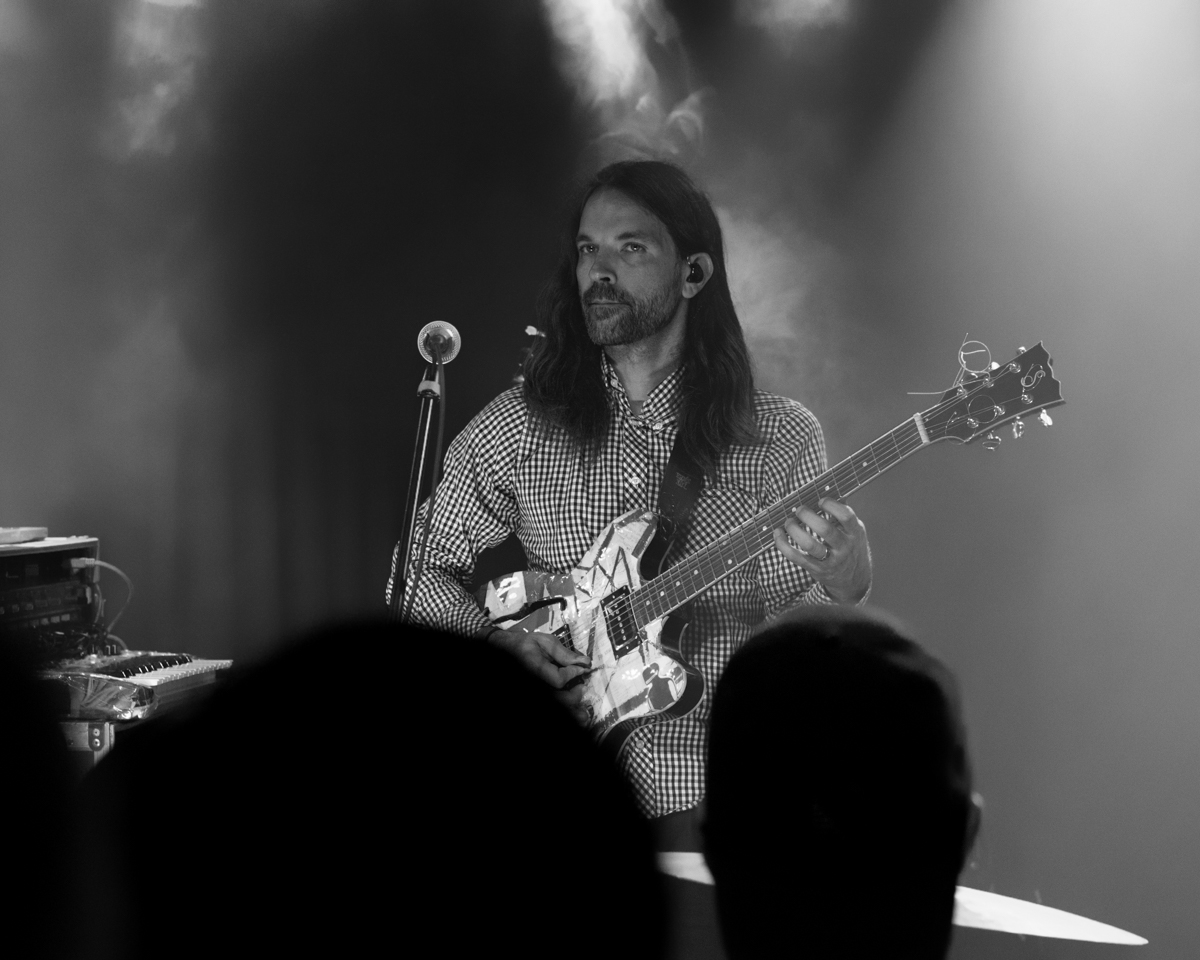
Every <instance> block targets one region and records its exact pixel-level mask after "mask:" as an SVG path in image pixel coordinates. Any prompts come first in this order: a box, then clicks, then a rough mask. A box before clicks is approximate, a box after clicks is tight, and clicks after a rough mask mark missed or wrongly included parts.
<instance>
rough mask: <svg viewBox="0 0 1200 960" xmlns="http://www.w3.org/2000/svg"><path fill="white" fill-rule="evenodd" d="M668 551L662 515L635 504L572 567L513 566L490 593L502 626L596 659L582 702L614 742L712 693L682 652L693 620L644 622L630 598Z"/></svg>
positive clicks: (491, 609) (601, 733) (596, 728)
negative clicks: (646, 567)
mask: <svg viewBox="0 0 1200 960" xmlns="http://www.w3.org/2000/svg"><path fill="white" fill-rule="evenodd" d="M663 552H665V551H664V550H663V549H662V540H661V534H659V519H658V517H657V516H656V515H655V514H653V513H650V512H648V511H639V510H634V511H631V512H630V513H627V514H625V515H624V516H621V517H618V518H617V519H616V520H614V521H613V522H612V523H611V524H609V525H608V527H606V528H605V530H604V532H603V533H602V534H601V535H600V536H599V538H597V540H596V542H595V543H594V544H592V546H591V548H590V549H589V550H588V552H587V553H586V554H584V557H583V559H582V560H581V561H580V562H579V565H578V566H577V567H576V568H575V569H574V570H572V571H571V573H569V574H546V573H532V572H529V571H522V572H520V573H511V574H507V575H505V576H503V577H498V578H497V579H495V580H492V581H491V582H490V583H488V584H487V585H486V587H485V588H484V591H485V592H484V596H483V597H481V599H482V600H483V604H484V609H485V611H486V613H487V615H488V618H489V619H491V620H492V622H494V623H496V624H497V625H498V626H501V627H503V628H504V629H506V630H513V631H518V632H525V633H548V634H552V635H553V636H555V637H557V638H558V639H559V641H560V642H561V643H562V644H563V645H564V646H566V647H568V648H570V649H572V650H575V651H578V652H579V653H582V654H584V655H585V656H587V657H589V658H590V659H591V661H592V670H591V672H590V673H588V674H586V675H585V676H584V677H583V678H582V681H581V685H582V686H583V705H584V708H585V709H586V710H587V711H588V723H589V726H590V727H591V728H592V731H593V732H594V733H595V734H596V737H597V739H598V740H601V741H604V742H605V744H606V746H609V747H612V748H614V749H615V750H620V749H621V747H622V746H623V745H624V743H625V741H626V740H627V739H628V737H629V735H630V734H631V733H632V732H633V731H634V730H635V729H637V727H639V726H641V725H642V724H643V723H646V722H649V721H650V720H651V719H655V720H659V719H663V720H665V719H672V718H676V717H682V716H686V715H687V714H688V713H690V712H691V711H692V710H694V709H695V708H696V705H697V704H698V703H699V702H700V700H701V698H702V697H703V696H704V677H703V675H701V674H700V672H699V671H698V670H696V669H695V668H694V667H692V666H691V664H689V663H688V662H687V661H686V660H685V659H684V658H683V656H682V654H681V653H680V652H679V641H680V638H681V637H682V635H683V630H684V628H685V627H686V624H685V623H684V622H683V621H682V620H680V618H678V617H664V618H662V619H659V620H654V621H652V622H650V623H648V624H646V625H645V626H643V627H641V628H638V627H637V626H636V625H635V624H634V623H633V618H632V616H631V615H630V614H629V612H628V604H627V603H625V605H624V606H623V605H622V601H623V600H624V598H625V597H626V596H628V594H630V593H631V592H632V591H634V590H636V589H637V588H638V587H640V586H641V584H642V577H643V574H642V569H641V564H642V561H643V558H646V557H647V556H649V557H654V556H660V557H661V555H662V554H663ZM654 572H655V571H647V573H648V575H650V576H653V574H654Z"/></svg>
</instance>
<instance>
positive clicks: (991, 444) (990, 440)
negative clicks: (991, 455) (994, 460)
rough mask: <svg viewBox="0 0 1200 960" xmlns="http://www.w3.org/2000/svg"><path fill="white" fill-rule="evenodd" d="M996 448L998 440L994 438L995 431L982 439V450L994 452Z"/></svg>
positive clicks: (998, 443)
mask: <svg viewBox="0 0 1200 960" xmlns="http://www.w3.org/2000/svg"><path fill="white" fill-rule="evenodd" d="M998 446H1000V438H999V437H998V436H996V433H995V431H992V432H991V433H989V434H988V435H987V436H986V437H984V438H983V449H984V450H995V449H996V448H997V447H998Z"/></svg>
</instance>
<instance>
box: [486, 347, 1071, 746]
mask: <svg viewBox="0 0 1200 960" xmlns="http://www.w3.org/2000/svg"><path fill="white" fill-rule="evenodd" d="M1059 386H1060V384H1059V382H1058V381H1057V380H1055V379H1054V372H1053V370H1052V368H1051V359H1050V356H1049V355H1048V354H1047V353H1046V350H1045V348H1044V347H1043V346H1042V345H1041V344H1040V343H1039V344H1038V345H1037V346H1035V347H1033V348H1032V349H1030V350H1024V349H1022V351H1021V352H1020V353H1019V354H1018V355H1017V356H1016V357H1014V358H1013V359H1012V360H1011V361H1009V362H1008V363H1006V364H1004V365H1003V366H1001V365H1000V364H992V365H991V366H990V367H989V369H988V370H987V371H986V372H983V373H981V374H978V375H975V376H972V377H970V378H968V379H964V380H962V381H961V382H959V383H958V384H957V385H956V386H954V387H953V388H951V389H950V390H947V391H945V392H944V393H943V394H942V397H941V400H940V402H938V403H937V404H935V405H934V406H932V407H930V408H929V409H928V410H925V411H923V412H922V413H918V414H914V415H913V417H912V418H911V419H909V420H906V421H904V423H902V424H900V426H898V427H896V428H895V429H894V430H891V431H890V432H888V433H885V434H884V435H883V436H882V437H880V438H879V439H878V440H876V441H874V442H873V443H871V444H868V445H867V446H866V447H863V448H862V449H861V450H859V451H858V452H857V453H855V454H853V455H852V456H850V457H847V458H846V459H845V460H843V461H842V462H841V463H839V464H837V465H836V466H835V467H833V468H832V469H829V470H826V471H825V472H824V473H823V474H821V475H820V476H819V477H817V478H816V479H815V480H813V481H811V482H810V483H808V484H806V485H805V486H804V487H802V488H801V489H800V490H797V491H795V492H794V493H791V494H789V495H788V496H786V497H784V498H783V499H782V500H780V501H779V502H778V503H776V504H774V505H773V506H771V507H768V508H767V509H766V510H763V511H762V512H761V513H758V514H756V515H755V516H753V517H751V518H750V519H749V520H747V521H746V522H745V523H743V524H741V525H740V526H738V527H736V528H734V529H733V530H731V531H730V532H729V533H727V534H725V535H724V536H723V537H721V538H720V539H719V540H716V541H715V542H713V543H711V544H709V545H708V546H706V547H704V548H703V549H701V550H699V551H697V552H696V553H694V554H692V555H691V556H690V557H686V558H684V559H683V560H680V561H679V562H678V563H676V564H675V565H674V566H673V567H671V568H670V569H669V570H666V571H664V572H662V573H659V572H658V570H657V569H653V568H654V567H656V563H654V562H653V558H654V557H655V556H659V557H661V556H662V551H661V550H660V549H659V547H658V544H657V540H658V538H659V537H661V536H662V532H663V531H662V527H663V525H662V524H661V523H660V518H659V517H658V516H657V515H656V514H654V513H651V512H649V511H640V510H633V511H631V512H629V513H627V514H625V515H624V516H621V517H618V518H617V519H616V520H614V521H613V522H612V523H611V524H610V525H609V526H608V527H607V528H606V530H605V531H604V532H603V533H601V534H600V536H599V537H598V538H597V539H596V542H595V543H594V544H593V545H592V547H591V548H590V549H589V550H588V552H587V553H586V554H585V555H584V557H583V559H582V560H580V562H579V565H578V566H577V567H576V568H575V569H574V570H573V571H572V572H571V573H569V574H546V573H534V572H529V571H525V572H521V573H514V574H509V575H507V576H504V577H500V578H497V579H495V580H492V581H491V582H490V583H489V584H486V585H485V586H484V587H483V588H482V590H481V591H480V600H481V602H482V604H483V606H484V609H485V611H486V613H487V615H488V617H489V618H490V619H491V620H492V622H493V623H495V624H496V625H497V626H499V627H502V628H504V629H506V630H513V631H521V632H524V633H548V634H552V635H554V636H555V637H557V638H558V639H559V641H560V642H561V643H562V644H563V645H564V646H567V647H569V648H570V649H573V650H575V651H577V652H579V653H582V654H585V655H586V656H587V657H588V658H589V659H590V660H591V663H592V669H591V670H590V671H589V672H588V673H586V674H584V675H583V676H582V677H581V678H580V679H579V681H578V682H579V684H580V685H581V686H582V687H583V708H584V710H586V711H587V714H588V718H589V724H590V726H591V728H592V731H593V733H594V734H595V735H596V737H597V739H599V740H605V741H607V744H608V745H609V746H610V747H612V748H613V750H614V751H619V750H620V749H621V748H622V746H623V745H624V744H625V742H626V741H627V739H628V737H629V735H630V734H631V733H632V732H633V731H634V730H635V729H636V728H637V727H638V726H640V725H642V724H645V723H648V722H653V721H655V720H666V719H674V718H678V717H682V716H686V715H687V714H688V713H690V712H691V711H692V710H694V709H695V707H696V705H697V704H698V703H700V700H701V697H702V695H703V691H704V677H703V675H702V674H701V673H700V672H699V671H698V670H696V669H695V668H694V667H692V666H691V664H689V663H688V662H687V660H686V659H684V657H683V654H682V653H680V649H681V647H680V643H681V638H682V636H683V630H684V628H685V625H684V624H682V623H680V622H679V619H678V618H677V617H671V616H670V615H671V614H672V613H674V612H675V611H677V610H679V608H680V607H682V606H684V605H685V604H686V603H688V602H689V601H691V600H692V599H693V598H694V597H696V596H699V595H700V594H701V593H703V592H704V591H705V590H707V589H708V588H709V587H711V586H712V585H713V584H715V583H716V582H717V581H719V580H721V579H723V578H724V577H726V576H728V575H729V574H731V573H733V572H734V571H735V570H737V569H738V568H739V567H741V566H743V565H744V564H746V563H749V562H750V561H751V560H753V559H754V558H755V557H757V556H758V555H759V554H760V553H762V552H763V551H764V550H766V549H768V548H769V547H771V546H772V545H773V544H774V531H775V530H776V529H778V528H780V527H782V526H783V523H784V521H785V520H787V519H788V518H789V517H791V516H793V510H795V509H796V508H797V507H800V506H807V507H809V508H810V509H812V510H814V511H816V510H819V509H820V507H819V502H820V501H821V500H822V499H824V498H826V497H829V498H833V499H836V500H844V499H845V498H846V497H848V496H849V495H850V494H852V493H854V491H856V490H858V489H859V488H860V487H862V486H863V485H864V484H867V483H869V482H870V481H872V480H874V479H875V478H876V477H877V476H879V475H880V474H881V473H883V472H884V471H885V470H888V469H890V468H891V467H894V466H895V465H896V464H898V463H899V462H900V461H901V460H904V459H905V458H907V457H909V456H911V455H912V454H914V453H916V452H917V451H918V450H920V449H922V448H923V447H927V446H929V445H930V444H933V443H936V442H937V441H939V440H953V441H955V442H956V443H969V442H970V441H972V440H975V439H977V438H979V437H982V436H984V435H985V434H986V435H987V439H986V440H985V441H984V445H985V446H990V445H991V441H992V440H995V442H996V443H999V439H998V438H996V436H995V433H994V429H995V428H996V427H999V426H1001V425H1002V424H1004V423H1007V422H1009V421H1010V420H1015V419H1016V418H1017V417H1018V416H1020V415H1022V414H1030V413H1033V412H1035V411H1038V410H1042V411H1043V412H1044V408H1046V407H1053V406H1057V405H1058V404H1060V403H1062V402H1063V399H1062V396H1061V395H1060V393H1059ZM643 563H645V564H646V567H647V569H646V570H645V571H643V570H642V569H641V567H642V564H643ZM647 575H648V576H649V579H645V580H643V577H644V576H647Z"/></svg>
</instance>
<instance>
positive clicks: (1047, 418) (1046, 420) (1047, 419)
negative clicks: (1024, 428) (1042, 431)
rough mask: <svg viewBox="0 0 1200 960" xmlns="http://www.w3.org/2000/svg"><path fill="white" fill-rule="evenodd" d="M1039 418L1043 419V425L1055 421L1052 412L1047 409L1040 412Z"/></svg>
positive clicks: (1045, 425)
mask: <svg viewBox="0 0 1200 960" xmlns="http://www.w3.org/2000/svg"><path fill="white" fill-rule="evenodd" d="M1038 419H1039V420H1041V421H1042V426H1043V427H1048V426H1050V424H1052V423H1054V421H1053V420H1051V419H1050V414H1048V413H1047V412H1046V411H1045V410H1043V411H1042V412H1041V413H1039V414H1038Z"/></svg>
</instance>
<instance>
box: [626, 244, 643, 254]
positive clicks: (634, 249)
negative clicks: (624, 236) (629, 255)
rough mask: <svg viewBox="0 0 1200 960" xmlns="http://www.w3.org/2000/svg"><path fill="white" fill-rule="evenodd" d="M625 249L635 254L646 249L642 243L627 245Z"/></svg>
mask: <svg viewBox="0 0 1200 960" xmlns="http://www.w3.org/2000/svg"><path fill="white" fill-rule="evenodd" d="M625 249H626V250H629V251H631V252H633V253H641V252H642V251H643V250H645V249H646V248H645V247H643V246H642V245H641V244H640V243H627V244H625Z"/></svg>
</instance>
